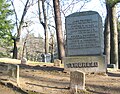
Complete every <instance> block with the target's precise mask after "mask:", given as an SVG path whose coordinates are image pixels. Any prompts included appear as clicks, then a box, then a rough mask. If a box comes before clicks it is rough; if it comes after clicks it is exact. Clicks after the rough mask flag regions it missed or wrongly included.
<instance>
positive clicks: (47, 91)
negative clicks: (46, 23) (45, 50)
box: [0, 65, 120, 94]
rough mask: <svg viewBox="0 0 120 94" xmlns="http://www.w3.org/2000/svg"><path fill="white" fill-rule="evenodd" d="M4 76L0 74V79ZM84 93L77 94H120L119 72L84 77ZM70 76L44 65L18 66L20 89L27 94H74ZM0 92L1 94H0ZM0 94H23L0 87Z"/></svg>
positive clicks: (61, 70) (58, 69)
mask: <svg viewBox="0 0 120 94" xmlns="http://www.w3.org/2000/svg"><path fill="white" fill-rule="evenodd" d="M5 77H6V76H5V75H3V74H0V79H3V78H5ZM85 79H86V80H85V89H86V91H78V93H77V94H120V71H119V70H118V71H114V72H110V71H109V72H107V74H106V75H103V74H89V75H88V74H87V75H86V76H85ZM69 85H70V74H69V73H66V72H64V69H63V68H59V67H53V66H45V65H42V66H41V65H35V66H31V65H20V88H21V89H22V90H24V91H26V92H28V94H75V93H73V91H71V90H70V86H69ZM1 92H2V93H1ZM9 92H10V93H9ZM0 94H24V93H21V92H19V91H17V93H16V90H14V89H10V88H5V87H4V86H3V85H2V86H0Z"/></svg>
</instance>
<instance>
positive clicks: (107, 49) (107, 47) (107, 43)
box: [104, 3, 110, 64]
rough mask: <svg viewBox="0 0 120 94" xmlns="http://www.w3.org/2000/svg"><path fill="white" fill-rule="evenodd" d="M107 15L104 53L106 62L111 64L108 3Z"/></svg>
mask: <svg viewBox="0 0 120 94" xmlns="http://www.w3.org/2000/svg"><path fill="white" fill-rule="evenodd" d="M106 9H107V15H106V19H105V29H104V45H105V47H104V53H105V55H106V64H110V20H109V19H110V16H109V15H110V6H109V4H107V3H106Z"/></svg>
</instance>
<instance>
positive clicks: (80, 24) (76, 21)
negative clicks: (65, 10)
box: [65, 11, 104, 56]
mask: <svg viewBox="0 0 120 94" xmlns="http://www.w3.org/2000/svg"><path fill="white" fill-rule="evenodd" d="M65 22H66V23H65V25H66V40H67V47H66V50H67V51H66V54H67V56H76V55H96V54H97V55H101V54H103V51H104V36H103V27H102V18H101V16H100V15H99V14H98V13H97V12H95V11H85V12H76V13H73V14H70V15H69V16H67V17H66V21H65Z"/></svg>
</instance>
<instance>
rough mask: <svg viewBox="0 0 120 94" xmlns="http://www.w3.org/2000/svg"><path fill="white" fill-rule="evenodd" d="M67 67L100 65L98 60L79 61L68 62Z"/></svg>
mask: <svg viewBox="0 0 120 94" xmlns="http://www.w3.org/2000/svg"><path fill="white" fill-rule="evenodd" d="M66 66H67V68H88V67H98V62H86V63H84V62H82V63H80V62H78V63H69V64H66Z"/></svg>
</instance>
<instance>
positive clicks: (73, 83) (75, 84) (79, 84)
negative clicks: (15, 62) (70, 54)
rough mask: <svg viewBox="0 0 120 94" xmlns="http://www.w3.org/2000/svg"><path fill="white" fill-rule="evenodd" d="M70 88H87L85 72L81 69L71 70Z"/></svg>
mask: <svg viewBox="0 0 120 94" xmlns="http://www.w3.org/2000/svg"><path fill="white" fill-rule="evenodd" d="M70 88H71V89H75V90H76V92H77V90H78V89H80V90H85V73H83V72H80V71H72V72H70Z"/></svg>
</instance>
